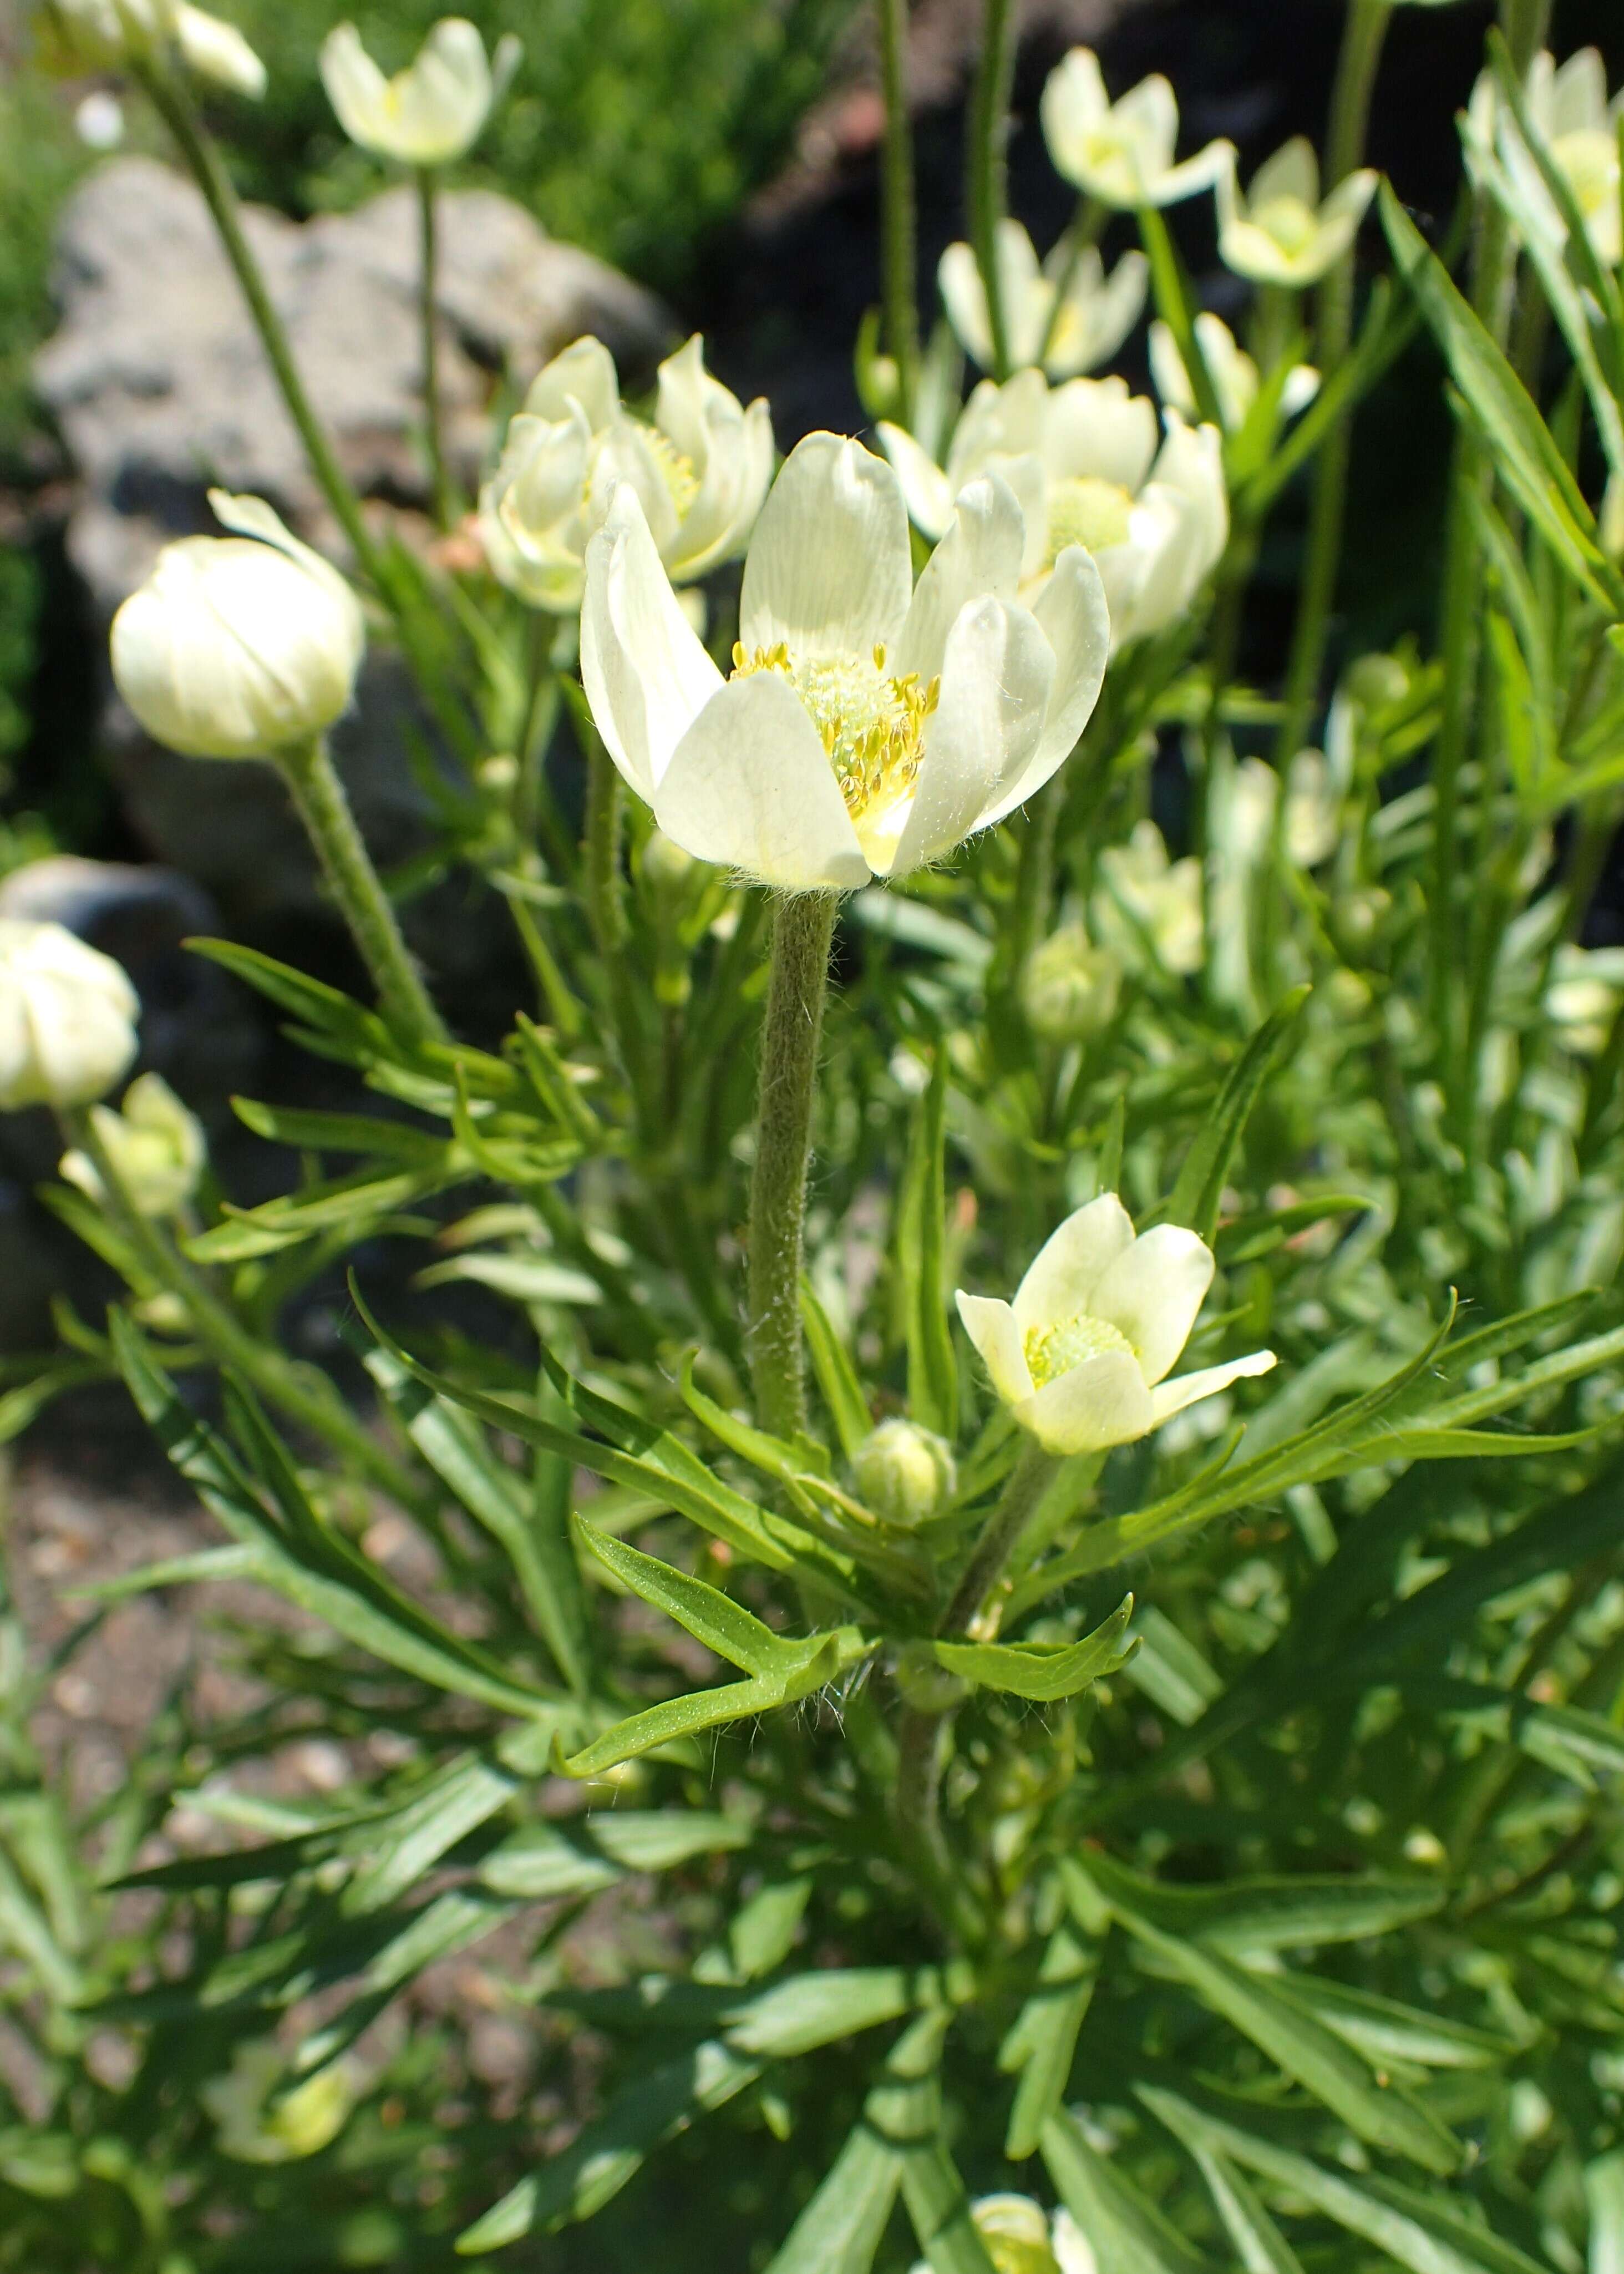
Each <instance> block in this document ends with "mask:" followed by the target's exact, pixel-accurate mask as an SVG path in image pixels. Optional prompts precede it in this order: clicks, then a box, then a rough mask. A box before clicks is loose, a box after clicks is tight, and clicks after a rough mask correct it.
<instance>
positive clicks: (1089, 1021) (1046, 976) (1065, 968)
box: [1020, 923, 1122, 1043]
mask: <svg viewBox="0 0 1624 2274" xmlns="http://www.w3.org/2000/svg"><path fill="white" fill-rule="evenodd" d="M1121 992H1122V961H1121V959H1120V957H1118V956H1116V955H1114V954H1113V953H1111V951H1110V949H1109V947H1095V946H1094V945H1093V944H1092V942H1091V941H1090V939H1089V937H1088V927H1087V925H1086V924H1084V923H1069V924H1062V925H1061V927H1060V929H1059V930H1058V931H1056V932H1051V933H1050V934H1049V937H1048V938H1047V939H1046V940H1044V941H1043V942H1042V943H1041V945H1039V946H1037V947H1034V949H1033V951H1032V953H1031V954H1030V955H1029V956H1028V957H1027V958H1026V963H1025V964H1024V966H1023V967H1022V969H1021V974H1020V1007H1021V1011H1022V1013H1023V1015H1024V1017H1025V1019H1026V1024H1027V1025H1028V1026H1029V1027H1030V1028H1031V1029H1032V1031H1033V1033H1034V1035H1037V1036H1038V1038H1039V1039H1040V1041H1041V1042H1046V1043H1086V1042H1089V1041H1091V1040H1092V1039H1093V1037H1094V1035H1101V1034H1103V1033H1104V1031H1105V1029H1106V1028H1107V1027H1109V1025H1110V1023H1111V1020H1113V1019H1114V1018H1115V1017H1116V1003H1117V998H1118V997H1119V996H1120V994H1121Z"/></svg>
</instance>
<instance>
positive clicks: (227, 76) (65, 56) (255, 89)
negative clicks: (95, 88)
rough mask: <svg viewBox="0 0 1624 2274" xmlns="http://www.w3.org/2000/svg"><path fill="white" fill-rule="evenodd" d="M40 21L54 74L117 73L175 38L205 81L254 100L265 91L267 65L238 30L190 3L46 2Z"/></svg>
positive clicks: (124, 0) (151, 0)
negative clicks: (207, 80)
mask: <svg viewBox="0 0 1624 2274" xmlns="http://www.w3.org/2000/svg"><path fill="white" fill-rule="evenodd" d="M41 30H42V34H43V39H42V47H43V51H44V55H45V60H46V61H47V63H48V64H50V65H51V67H52V68H53V69H56V70H60V71H64V72H86V71H112V70H114V69H116V68H117V65H118V64H123V63H129V62H139V61H140V60H141V58H142V57H143V56H148V55H150V54H151V53H152V52H153V50H154V49H155V48H157V47H158V46H160V45H161V44H162V42H164V41H173V42H174V44H175V47H176V49H177V52H178V53H179V56H180V58H181V61H182V62H183V63H184V64H185V65H186V66H187V68H188V69H189V70H191V71H194V72H197V74H198V76H199V79H213V80H214V83H215V85H216V86H219V87H230V88H231V89H232V90H233V92H234V93H236V94H245V95H249V96H251V97H252V98H254V99H255V100H258V98H259V96H260V95H262V94H264V93H265V88H266V73H265V65H264V64H262V63H261V62H260V60H259V56H257V55H255V53H254V51H253V49H252V48H251V47H250V46H249V44H248V42H247V41H246V40H245V39H244V37H243V35H242V34H241V33H240V32H239V31H238V30H237V26H236V25H235V24H228V23H225V22H224V21H222V19H221V18H220V17H218V16H211V15H210V14H209V13H208V12H207V10H206V9H202V8H193V7H192V6H190V5H189V4H188V0H48V4H47V5H46V7H45V9H44V11H43V12H42V16H41Z"/></svg>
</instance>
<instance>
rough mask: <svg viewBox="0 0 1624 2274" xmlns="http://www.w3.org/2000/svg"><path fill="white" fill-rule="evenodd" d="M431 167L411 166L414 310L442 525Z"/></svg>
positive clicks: (444, 476) (444, 498) (444, 480)
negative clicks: (414, 177) (414, 195)
mask: <svg viewBox="0 0 1624 2274" xmlns="http://www.w3.org/2000/svg"><path fill="white" fill-rule="evenodd" d="M435 187H436V177H435V172H434V169H433V167H432V166H419V167H418V168H417V313H418V318H419V320H420V321H421V324H422V327H423V426H424V439H425V442H426V444H427V447H428V458H429V483H430V486H431V487H432V491H433V493H434V514H435V518H436V519H437V520H438V521H439V523H440V527H441V528H442V529H449V528H450V526H451V523H453V521H454V520H455V518H456V496H455V492H454V491H453V489H452V486H451V476H450V473H449V471H448V470H447V465H446V435H445V426H444V423H443V412H442V410H441V406H440V324H439V320H438V307H437V303H438V299H439V293H440V274H439V272H440V230H439V225H438V215H437V212H436V208H435V200H434V193H435Z"/></svg>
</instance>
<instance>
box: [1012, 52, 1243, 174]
mask: <svg viewBox="0 0 1624 2274" xmlns="http://www.w3.org/2000/svg"><path fill="white" fill-rule="evenodd" d="M1040 115H1041V118H1042V122H1043V139H1044V140H1045V141H1046V142H1047V143H1048V145H1049V158H1050V161H1051V162H1052V163H1053V165H1054V168H1055V170H1056V173H1058V174H1063V175H1064V177H1065V178H1066V180H1067V181H1068V182H1071V183H1073V184H1075V185H1076V187H1077V188H1079V190H1086V191H1087V192H1088V194H1089V196H1090V197H1094V198H1098V199H1099V200H1100V201H1101V204H1102V205H1108V206H1114V207H1116V208H1117V209H1118V211H1127V210H1130V209H1132V208H1133V207H1139V206H1170V205H1175V204H1177V201H1178V200H1179V199H1180V198H1188V197H1193V196H1194V195H1195V194H1196V192H1198V191H1199V190H1209V189H1211V188H1212V187H1213V186H1214V184H1215V183H1216V182H1218V181H1220V180H1221V179H1222V177H1223V175H1224V173H1225V171H1226V170H1227V169H1228V168H1229V165H1230V164H1231V163H1232V162H1233V159H1234V155H1235V153H1234V147H1233V145H1232V144H1230V143H1228V142H1209V143H1208V144H1207V147H1206V149H1205V150H1201V151H1199V152H1198V153H1197V154H1196V155H1195V156H1194V157H1193V158H1186V159H1185V160H1184V162H1183V163H1182V164H1180V165H1176V164H1175V163H1174V160H1173V154H1174V152H1175V151H1176V150H1177V147H1178V102H1177V97H1176V96H1175V94H1174V93H1173V90H1172V88H1171V87H1169V84H1168V82H1167V80H1166V79H1163V78H1162V74H1161V72H1154V73H1153V75H1152V76H1151V77H1150V78H1149V79H1141V80H1140V81H1139V85H1138V86H1137V87H1130V88H1129V90H1128V92H1127V94H1124V95H1123V96H1122V97H1121V98H1120V100H1119V101H1117V102H1112V101H1111V100H1110V98H1109V95H1108V94H1106V92H1105V81H1104V79H1102V78H1101V72H1100V61H1099V57H1098V56H1096V55H1095V54H1094V50H1093V49H1092V48H1073V49H1072V50H1071V54H1070V55H1069V56H1065V57H1064V59H1063V60H1062V61H1061V62H1060V63H1058V64H1056V66H1055V68H1054V70H1053V71H1052V72H1050V73H1049V81H1048V84H1047V85H1046V86H1045V87H1044V89H1043V96H1042V102H1041V105H1040Z"/></svg>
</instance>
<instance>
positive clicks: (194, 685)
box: [112, 490, 366, 758]
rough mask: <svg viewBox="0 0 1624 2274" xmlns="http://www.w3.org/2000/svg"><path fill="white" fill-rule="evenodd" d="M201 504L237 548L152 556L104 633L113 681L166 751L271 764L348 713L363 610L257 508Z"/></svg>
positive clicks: (208, 540) (325, 564) (326, 564)
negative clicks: (142, 581) (109, 630)
mask: <svg viewBox="0 0 1624 2274" xmlns="http://www.w3.org/2000/svg"><path fill="white" fill-rule="evenodd" d="M208 501H209V503H210V504H211V505H212V506H213V508H214V513H215V516H216V518H217V519H218V520H220V521H221V522H222V523H224V525H225V526H226V528H228V529H229V530H235V531H238V532H239V534H238V535H237V536H234V537H184V538H181V539H180V541H179V543H178V544H176V545H166V546H164V548H163V550H162V553H160V554H159V555H158V560H157V565H156V567H155V568H154V570H153V572H152V574H151V576H149V577H148V578H147V582H146V583H145V584H142V585H140V586H139V588H138V589H137V590H136V591H133V592H132V594H131V595H130V597H129V599H127V600H126V601H125V602H124V606H123V607H121V608H120V609H119V611H118V614H117V615H116V616H115V617H114V619H113V631H112V655H113V677H114V679H115V680H116V681H117V684H118V691H119V693H120V694H121V695H122V696H123V697H124V701H125V702H126V703H127V704H129V706H130V708H131V710H132V711H133V712H134V713H135V715H136V717H137V718H138V719H139V720H140V722H141V724H142V726H143V727H146V729H147V733H148V734H151V735H153V736H154V738H155V739H156V740H157V741H158V742H167V743H168V744H169V748H170V749H175V750H181V751H184V752H185V753H186V755H187V756H188V757H199V758H260V757H272V756H274V754H275V752H277V751H278V750H284V749H292V748H293V747H295V746H296V745H297V744H298V743H300V742H308V741H309V740H310V738H311V737H312V735H313V734H321V733H323V732H324V731H325V730H326V729H327V727H330V726H331V725H332V724H333V721H334V720H335V719H336V718H337V717H338V716H339V714H340V713H341V712H342V711H344V710H345V709H346V708H347V707H348V705H349V702H350V696H351V694H352V692H353V691H354V688H355V677H356V673H357V671H358V670H359V668H360V665H361V658H362V655H363V653H364V651H365V645H366V631H365V624H364V622H363V620H362V616H361V604H360V602H359V601H358V600H357V599H356V596H355V594H354V593H353V592H352V591H350V586H349V585H348V584H346V583H345V581H344V579H343V578H342V576H340V575H339V573H338V571H337V569H335V568H334V567H333V565H332V563H331V561H324V560H323V559H322V557H321V555H320V553H316V552H312V549H311V547H310V546H308V545H302V544H301V543H300V542H299V540H298V538H297V537H295V536H294V534H293V532H292V531H291V530H289V529H287V528H286V527H284V525H283V524H282V521H281V520H280V519H279V518H278V516H276V515H275V514H274V513H273V512H272V510H271V508H270V507H269V506H268V505H267V504H266V503H265V501H264V500H263V499H261V498H252V497H229V496H228V495H227V494H226V493H225V492H224V491H223V490H211V491H210V492H209V493H208Z"/></svg>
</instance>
